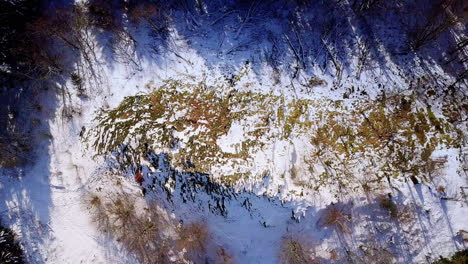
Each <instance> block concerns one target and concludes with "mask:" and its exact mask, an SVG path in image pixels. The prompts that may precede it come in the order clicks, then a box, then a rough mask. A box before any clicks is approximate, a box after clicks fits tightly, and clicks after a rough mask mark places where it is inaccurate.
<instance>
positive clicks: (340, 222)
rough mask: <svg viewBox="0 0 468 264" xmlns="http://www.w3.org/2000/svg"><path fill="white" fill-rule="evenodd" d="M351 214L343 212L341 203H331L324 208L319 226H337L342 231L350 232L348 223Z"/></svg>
mask: <svg viewBox="0 0 468 264" xmlns="http://www.w3.org/2000/svg"><path fill="white" fill-rule="evenodd" d="M350 221H351V214H349V213H347V212H345V208H343V206H342V205H337V204H331V205H329V206H327V208H325V213H324V215H323V216H322V217H321V218H320V219H319V226H321V227H324V226H327V227H334V228H338V229H339V230H341V231H342V232H345V233H350V232H351V229H350V228H349V226H348V225H349V223H350Z"/></svg>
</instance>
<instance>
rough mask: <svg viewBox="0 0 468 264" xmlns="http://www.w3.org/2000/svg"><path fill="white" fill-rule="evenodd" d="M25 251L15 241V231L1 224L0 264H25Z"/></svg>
mask: <svg viewBox="0 0 468 264" xmlns="http://www.w3.org/2000/svg"><path fill="white" fill-rule="evenodd" d="M23 262H24V255H23V249H22V248H21V246H20V245H19V244H18V242H17V241H16V239H15V234H14V233H13V231H12V230H11V229H9V228H7V227H4V226H2V225H1V224H0V263H4V264H10V263H11V264H14V263H18V264H19V263H23Z"/></svg>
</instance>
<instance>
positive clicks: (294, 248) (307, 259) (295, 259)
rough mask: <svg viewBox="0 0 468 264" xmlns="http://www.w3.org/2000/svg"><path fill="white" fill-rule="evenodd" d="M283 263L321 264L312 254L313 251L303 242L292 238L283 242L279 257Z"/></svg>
mask: <svg viewBox="0 0 468 264" xmlns="http://www.w3.org/2000/svg"><path fill="white" fill-rule="evenodd" d="M278 258H279V260H280V261H281V263H284V264H315V263H319V261H317V260H316V259H315V258H314V257H313V254H312V252H311V249H310V248H309V247H307V246H306V245H305V243H304V242H303V241H300V240H299V239H296V238H293V237H291V236H287V237H284V238H283V239H282V240H281V245H280V252H279V255H278Z"/></svg>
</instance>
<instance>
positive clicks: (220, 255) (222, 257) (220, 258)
mask: <svg viewBox="0 0 468 264" xmlns="http://www.w3.org/2000/svg"><path fill="white" fill-rule="evenodd" d="M214 263H220V264H233V263H234V259H233V257H232V256H231V254H229V253H228V252H227V251H226V249H225V248H223V247H218V248H217V249H216V259H215V261H214Z"/></svg>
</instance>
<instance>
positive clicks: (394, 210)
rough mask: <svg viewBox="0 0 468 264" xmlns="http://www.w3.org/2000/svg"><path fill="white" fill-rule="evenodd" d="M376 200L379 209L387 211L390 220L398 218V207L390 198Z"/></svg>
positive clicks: (383, 197)
mask: <svg viewBox="0 0 468 264" xmlns="http://www.w3.org/2000/svg"><path fill="white" fill-rule="evenodd" d="M378 200H379V205H380V207H382V208H383V209H385V210H387V211H388V212H389V214H390V216H391V217H392V218H397V217H398V207H397V205H396V204H395V202H393V200H392V198H391V197H386V196H380V197H379V198H378Z"/></svg>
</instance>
